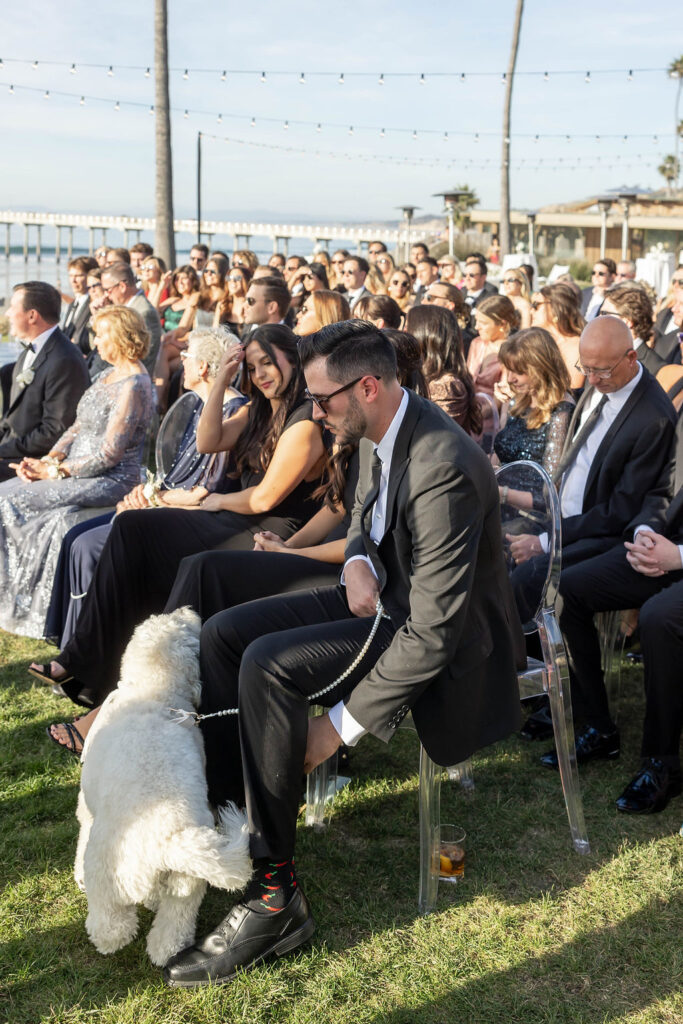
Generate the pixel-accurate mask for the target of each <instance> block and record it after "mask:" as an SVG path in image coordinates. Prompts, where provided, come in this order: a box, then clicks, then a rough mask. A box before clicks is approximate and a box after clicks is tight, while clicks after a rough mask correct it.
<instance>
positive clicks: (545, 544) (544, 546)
mask: <svg viewBox="0 0 683 1024" xmlns="http://www.w3.org/2000/svg"><path fill="white" fill-rule="evenodd" d="M538 543H539V544H540V545H541V551H542V552H543V554H544V555H547V554H548V549H549V548H550V542H549V540H548V534H547V533H539V535H538Z"/></svg>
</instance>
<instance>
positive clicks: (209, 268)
mask: <svg viewBox="0 0 683 1024" xmlns="http://www.w3.org/2000/svg"><path fill="white" fill-rule="evenodd" d="M207 274H215V275H216V277H218V271H217V270H212V269H211V267H206V269H205V270H204V276H205V277H206V275H207Z"/></svg>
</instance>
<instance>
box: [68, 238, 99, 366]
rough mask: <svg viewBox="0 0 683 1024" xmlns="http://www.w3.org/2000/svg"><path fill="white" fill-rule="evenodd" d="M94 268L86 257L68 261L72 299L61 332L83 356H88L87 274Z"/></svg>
mask: <svg viewBox="0 0 683 1024" xmlns="http://www.w3.org/2000/svg"><path fill="white" fill-rule="evenodd" d="M96 267H97V264H96V262H95V260H93V259H90V258H89V257H87V256H77V257H76V259H75V260H70V261H69V282H70V283H71V287H72V289H73V293H74V299H73V302H71V303H69V306H68V308H67V310H66V313H65V315H64V319H63V321H62V330H63V332H64V334H66V336H67V338H69V339H70V341H72V342H73V343H74V345H78V347H79V349H80V350H81V352H82V353H83V355H84V356H89V355H90V335H89V333H88V322H89V320H90V301H89V292H88V274H89V273H90V272H91V271H92V270H95V269H96Z"/></svg>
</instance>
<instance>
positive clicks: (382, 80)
mask: <svg viewBox="0 0 683 1024" xmlns="http://www.w3.org/2000/svg"><path fill="white" fill-rule="evenodd" d="M377 84H378V85H384V75H380V76H379V82H378V83H377Z"/></svg>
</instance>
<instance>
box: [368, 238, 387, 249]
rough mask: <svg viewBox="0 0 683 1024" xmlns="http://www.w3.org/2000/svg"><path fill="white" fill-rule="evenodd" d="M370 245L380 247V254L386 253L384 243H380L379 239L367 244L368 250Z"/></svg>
mask: <svg viewBox="0 0 683 1024" xmlns="http://www.w3.org/2000/svg"><path fill="white" fill-rule="evenodd" d="M371 245H381V246H382V248H381V249H380V252H386V251H387V247H386V245H385V244H384V242H380V240H379V238H375V239H373V241H372V242H368V249H369V248H370V246H371Z"/></svg>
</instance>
